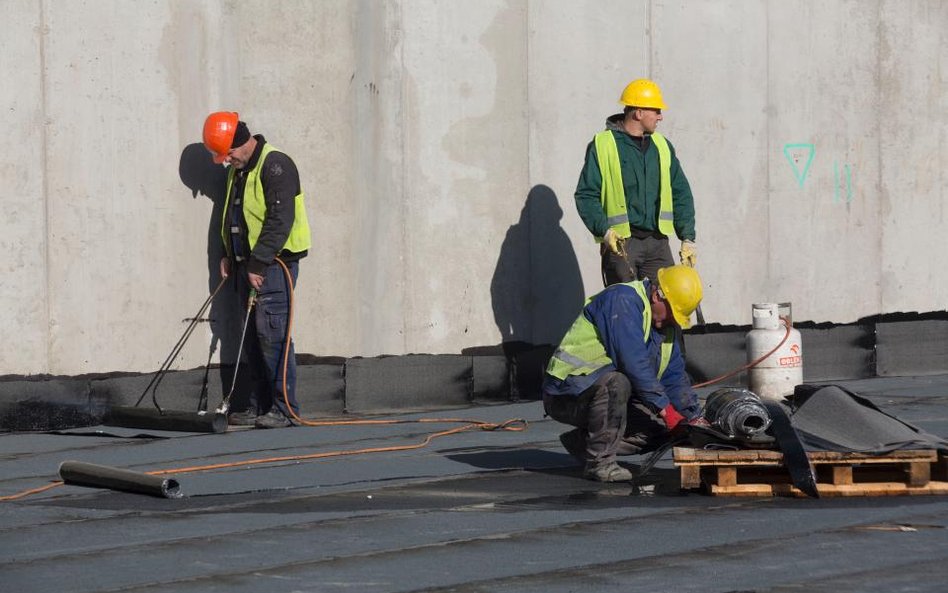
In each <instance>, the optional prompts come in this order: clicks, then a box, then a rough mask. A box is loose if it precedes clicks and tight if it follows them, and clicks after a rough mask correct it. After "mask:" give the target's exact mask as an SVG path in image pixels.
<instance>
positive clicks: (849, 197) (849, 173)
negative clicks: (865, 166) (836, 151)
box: [833, 161, 853, 204]
mask: <svg viewBox="0 0 948 593" xmlns="http://www.w3.org/2000/svg"><path fill="white" fill-rule="evenodd" d="M843 175H844V176H845V177H846V203H847V204H848V203H850V202H852V201H853V169H852V167H850V166H849V165H846V164H844V165H843ZM833 178H834V179H835V180H836V183H834V184H833V188H834V190H835V191H834V193H833V202H834V203H838V202H839V200H840V198H839V194H840V191H839V187H840V176H839V163H838V162H836V161H833Z"/></svg>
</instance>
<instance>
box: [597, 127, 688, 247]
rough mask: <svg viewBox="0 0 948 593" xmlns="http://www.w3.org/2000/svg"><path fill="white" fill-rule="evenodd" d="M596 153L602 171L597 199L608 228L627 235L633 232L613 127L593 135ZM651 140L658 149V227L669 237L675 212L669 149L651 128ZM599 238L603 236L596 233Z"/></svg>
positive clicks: (673, 228) (623, 236)
mask: <svg viewBox="0 0 948 593" xmlns="http://www.w3.org/2000/svg"><path fill="white" fill-rule="evenodd" d="M594 142H595V144H596V156H597V158H598V159H599V172H600V173H601V175H602V191H601V193H600V198H599V199H600V203H601V204H602V210H603V212H605V213H606V222H608V223H609V228H611V229H612V230H614V231H615V232H616V234H617V235H619V236H620V237H622V238H626V237H629V236H631V235H632V229H631V228H630V227H629V212H628V208H627V207H626V203H625V185H624V184H623V183H622V166H621V165H620V164H619V148H618V146H617V145H616V139H615V136H613V135H612V131H610V130H603V131H602V132H599V133H598V134H596V136H595V137H594ZM652 142H653V143H654V144H655V148H656V149H657V150H658V167H659V171H660V172H661V174H660V175H659V192H658V193H659V198H660V199H659V209H658V230H659V231H660V232H661V233H662V234H663V235H665V236H667V237H670V236H671V235H672V234H674V232H675V213H674V210H673V206H672V191H671V150H669V148H668V141H667V140H665V137H664V136H662V135H661V134H659V133H658V132H654V133H653V134H652ZM596 241H597V242H600V243H601V242H602V237H596Z"/></svg>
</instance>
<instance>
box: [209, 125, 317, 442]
mask: <svg viewBox="0 0 948 593" xmlns="http://www.w3.org/2000/svg"><path fill="white" fill-rule="evenodd" d="M204 146H205V147H206V148H207V149H208V150H209V151H210V152H211V155H212V157H213V159H214V162H215V163H218V164H224V165H229V167H230V169H229V171H228V173H227V190H226V198H225V202H224V211H223V220H222V224H221V239H222V240H223V242H224V249H225V252H226V255H225V256H224V257H223V258H222V259H221V263H220V273H221V276H222V277H224V278H226V277H228V276H230V274H231V273H232V272H235V273H236V282H237V286H238V288H239V290H238V294H239V298H240V299H241V303H242V304H243V303H246V302H248V300H249V294H250V291H251V289H252V290H254V291H256V293H257V295H258V296H257V299H256V304H255V306H254V323H252V324H249V325H248V328H247V336H246V337H245V344H246V348H247V355H248V360H249V361H250V368H251V370H252V371H253V373H252V374H253V377H254V382H253V388H252V389H251V393H250V407H249V408H248V409H247V410H242V411H238V412H236V413H231V414H229V416H228V422H229V423H230V424H232V425H253V426H255V427H257V428H280V427H285V426H292V425H293V421H292V417H293V416H296V417H298V415H299V404H298V403H297V401H296V394H295V388H296V356H295V353H294V349H293V342H292V340H291V339H289V338H290V337H289V336H288V335H287V330H288V328H289V323H288V322H289V318H288V315H289V309H288V303H289V299H290V295H291V291H292V288H293V286H295V284H296V279H297V276H298V273H299V260H301V259H302V258H304V257H306V254H307V253H308V250H309V248H310V245H311V241H310V230H309V222H308V221H307V219H306V209H305V208H304V205H303V189H302V186H301V184H300V177H299V172H298V171H297V168H296V164H295V163H294V162H293V159H291V158H290V157H289V156H288V155H287V154H286V153H284V152H281V151H280V150H278V149H277V148H275V147H274V146H273V145H272V144H270V143H268V142H267V141H266V139H265V138H264V137H263V135H260V134H258V135H252V134H251V133H250V129H249V128H248V127H247V124H246V123H245V122H243V121H240V118H239V116H238V114H237V113H235V112H232V111H218V112H215V113H212V114H210V115H209V116H207V119H206V120H205V122H204ZM278 259H279V260H280V261H282V262H283V264H284V265H285V266H286V271H284V268H283V266H281V265H280V264H279V261H278ZM287 273H288V274H289V276H290V278H289V279H288V278H287ZM290 282H292V285H291V284H290ZM287 350H288V352H287ZM284 360H285V361H286V364H285V372H284ZM284 385H285V386H286V389H285V392H284ZM287 402H288V403H289V407H287Z"/></svg>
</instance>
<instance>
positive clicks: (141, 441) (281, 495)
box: [0, 375, 948, 593]
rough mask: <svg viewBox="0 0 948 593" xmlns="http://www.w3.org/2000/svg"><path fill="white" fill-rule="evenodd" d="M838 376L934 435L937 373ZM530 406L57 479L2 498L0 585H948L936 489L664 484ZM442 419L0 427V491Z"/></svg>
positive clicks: (938, 423)
mask: <svg viewBox="0 0 948 593" xmlns="http://www.w3.org/2000/svg"><path fill="white" fill-rule="evenodd" d="M837 383H838V384H841V385H844V386H846V387H848V388H849V389H851V390H853V391H855V392H857V393H859V394H861V395H864V396H867V397H869V398H870V399H871V400H872V401H873V402H875V403H876V404H877V405H879V406H880V407H881V408H882V409H883V410H885V411H886V412H888V413H890V414H894V415H896V416H898V417H900V418H902V419H903V420H906V421H908V422H911V423H913V424H915V425H917V426H919V427H920V428H922V429H924V430H926V431H928V432H931V433H933V434H936V435H940V436H946V435H948V406H946V403H948V375H941V376H934V377H906V378H877V379H864V380H858V381H840V382H837ZM708 391H709V390H704V391H702V393H704V394H706V393H707V392H708ZM541 408H542V406H541V405H540V404H539V403H538V402H526V403H518V404H504V405H496V406H480V407H474V408H469V409H465V410H459V411H454V412H444V411H439V412H437V413H431V414H411V415H400V416H393V417H392V418H398V419H413V418H422V417H425V418H449V417H460V418H467V419H476V420H481V421H486V422H501V421H504V420H506V419H510V418H523V419H526V420H527V421H528V422H529V427H528V428H527V430H525V431H523V432H506V431H492V432H487V431H481V430H474V431H468V432H462V433H459V434H453V435H449V436H444V437H440V438H437V439H435V440H433V441H432V442H431V443H430V444H429V445H427V446H426V447H423V448H418V449H412V450H403V451H391V452H375V453H367V454H360V455H347V456H337V457H327V458H317V459H310V460H305V461H285V462H278V463H269V464H260V465H250V466H242V467H233V468H225V469H219V470H213V471H203V472H195V473H183V474H178V475H176V476H175V477H176V479H177V480H178V482H179V483H180V488H181V491H182V493H183V494H184V497H183V498H179V499H162V498H154V497H149V496H144V495H137V494H128V493H123V492H116V491H111V490H100V489H93V488H83V487H78V486H60V487H56V488H52V489H50V490H47V491H45V492H41V493H37V494H33V495H31V496H27V497H25V498H21V499H19V500H14V501H7V502H0V575H2V576H0V582H2V585H0V589H2V590H3V591H10V592H11V593H13V592H18V593H19V592H46V591H49V592H56V593H62V592H63V591H69V592H86V591H89V592H91V591H123V592H124V591H135V592H139V591H141V592H145V591H148V592H158V591H169V592H170V591H175V592H191V591H227V592H229V593H234V592H258V591H266V592H268V593H280V592H297V591H378V592H393V591H439V590H444V591H461V592H500V591H517V592H532V591H536V592H545V593H549V592H566V591H623V592H628V591H701V592H708V591H720V592H727V591H758V592H763V591H799V590H806V591H809V592H819V591H827V592H829V591H833V592H838V591H862V592H874V591H879V592H886V593H891V592H894V591H931V592H936V591H937V592H943V591H945V590H948V497H945V496H917V497H888V498H836V499H820V500H812V499H788V498H715V497H710V496H705V495H702V494H697V493H682V492H680V491H679V489H678V470H677V469H675V468H674V466H673V464H672V462H671V455H670V454H669V455H667V456H666V457H665V458H663V459H662V460H661V461H660V462H659V463H658V465H657V466H656V467H655V469H654V470H653V471H652V472H651V473H650V474H649V475H648V476H647V477H646V478H645V479H644V480H643V481H642V482H641V483H639V484H631V485H630V484H624V485H603V484H596V483H593V482H589V481H586V480H583V479H582V478H581V477H580V475H579V468H578V466H577V465H575V462H574V461H573V460H572V458H571V457H570V456H569V455H567V454H566V452H565V451H563V450H562V448H561V447H560V444H559V441H558V439H557V436H558V434H559V433H560V432H562V431H564V430H565V428H566V427H564V426H563V425H560V424H558V423H556V422H554V421H552V420H549V419H544V418H543V417H542V409H541ZM456 426H459V425H458V424H453V423H444V424H441V423H436V424H430V423H403V424H395V425H381V426H325V427H295V428H291V429H282V430H236V431H231V432H228V433H225V434H216V435H215V434H188V433H152V434H153V435H158V438H154V437H148V436H144V437H136V436H135V435H136V434H138V433H140V432H141V431H134V430H127V429H125V430H124V432H123V431H122V430H121V429H120V430H113V431H112V432H115V433H117V434H122V435H123V436H103V435H91V436H90V435H80V434H45V433H7V434H2V435H0V451H2V458H0V495H2V496H6V495H11V494H14V493H17V492H21V491H24V490H27V489H30V488H35V487H38V486H43V485H45V484H48V483H49V482H50V481H51V480H56V479H58V475H57V470H58V467H59V464H60V463H61V462H63V461H66V460H75V461H86V462H91V463H97V464H102V465H108V466H114V467H120V468H127V469H132V470H135V471H153V470H162V469H169V468H182V467H190V466H202V465H206V464H217V463H226V462H240V461H247V460H252V459H264V458H272V457H289V456H296V455H312V454H318V453H327V452H333V451H349V450H357V449H365V448H377V447H392V446H400V445H411V444H417V443H421V442H422V441H423V439H424V437H425V435H427V434H430V433H433V432H437V431H439V430H447V429H450V428H453V427H456ZM73 432H89V431H88V430H86V431H73ZM624 461H627V462H628V463H629V464H630V465H631V466H634V465H637V464H640V463H642V461H643V458H641V457H630V458H626V459H624Z"/></svg>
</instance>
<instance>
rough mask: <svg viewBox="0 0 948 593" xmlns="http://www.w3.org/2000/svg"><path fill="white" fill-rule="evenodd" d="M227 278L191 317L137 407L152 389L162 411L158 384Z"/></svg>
mask: <svg viewBox="0 0 948 593" xmlns="http://www.w3.org/2000/svg"><path fill="white" fill-rule="evenodd" d="M226 281H227V279H226V278H221V281H220V284H218V285H217V288H215V289H214V292H212V293H211V294H210V296H208V297H207V299H206V300H205V301H204V304H202V305H201V308H200V309H199V310H198V312H197V314H196V315H195V316H194V317H193V318H192V319H191V323H189V324H188V327H187V328H185V330H184V333H183V334H182V335H181V337H180V338H178V342H177V343H176V344H175V345H174V348H172V349H171V353H170V354H169V355H168V357H167V358H165V361H164V362H163V363H161V367H160V368H159V369H158V370H157V371H156V372H155V374H154V375H152V378H151V381H149V382H148V385H147V386H146V387H145V390H144V391H142V394H141V396H140V397H139V398H138V401H137V402H135V407H138V405H139V404H141V403H142V400H143V399H145V396H146V395H147V394H148V391H149V390H151V399H152V403H154V405H155V408H157V409H158V411H159V412H161V406H159V405H158V399H157V391H158V385H160V384H161V381H162V379H164V376H165V374H166V373H167V372H168V369H170V368H171V365H172V363H173V362H174V359H175V358H177V356H178V354H179V353H180V352H181V349H182V348H184V345H185V343H187V341H188V338H190V337H191V334H192V333H193V332H194V328H195V327H197V324H198V322H200V320H201V316H202V315H204V312H205V311H206V310H207V308H208V306H210V304H211V301H213V300H214V297H215V296H217V293H218V292H220V290H221V288H222V287H223V286H224V282H226Z"/></svg>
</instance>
